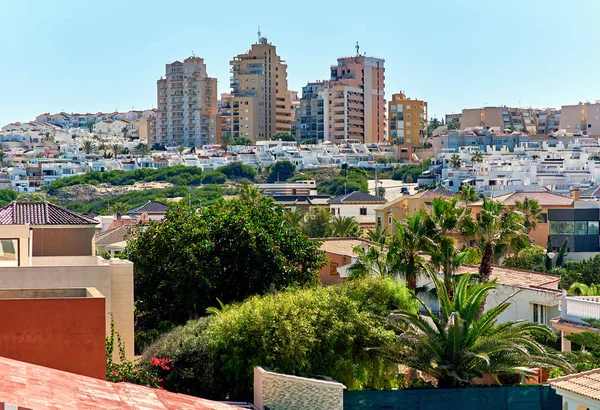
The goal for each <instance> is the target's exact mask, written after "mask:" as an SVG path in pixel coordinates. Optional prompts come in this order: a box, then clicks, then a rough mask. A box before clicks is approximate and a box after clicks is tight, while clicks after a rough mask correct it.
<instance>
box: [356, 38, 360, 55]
mask: <svg viewBox="0 0 600 410" xmlns="http://www.w3.org/2000/svg"><path fill="white" fill-rule="evenodd" d="M355 48H356V57H359V56H360V46H359V45H358V41H357V42H356V46H355Z"/></svg>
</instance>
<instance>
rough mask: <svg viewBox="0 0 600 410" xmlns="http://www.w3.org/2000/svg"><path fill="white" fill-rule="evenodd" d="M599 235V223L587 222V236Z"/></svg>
mask: <svg viewBox="0 0 600 410" xmlns="http://www.w3.org/2000/svg"><path fill="white" fill-rule="evenodd" d="M598 234H600V222H598V221H588V235H598Z"/></svg>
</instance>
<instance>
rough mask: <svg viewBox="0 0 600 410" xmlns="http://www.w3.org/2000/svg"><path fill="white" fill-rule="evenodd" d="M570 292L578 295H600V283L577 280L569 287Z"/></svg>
mask: <svg viewBox="0 0 600 410" xmlns="http://www.w3.org/2000/svg"><path fill="white" fill-rule="evenodd" d="M568 293H569V295H576V296H600V285H596V284H594V283H592V284H590V285H586V284H585V283H579V282H575V283H573V284H572V285H571V287H570V288H569V292H568Z"/></svg>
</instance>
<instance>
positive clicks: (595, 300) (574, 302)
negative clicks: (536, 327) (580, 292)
mask: <svg viewBox="0 0 600 410" xmlns="http://www.w3.org/2000/svg"><path fill="white" fill-rule="evenodd" d="M560 317H561V319H562V320H566V321H568V322H573V323H579V324H582V325H587V323H586V322H585V321H584V320H583V319H598V320H600V296H567V295H566V293H563V295H562V297H561V308H560Z"/></svg>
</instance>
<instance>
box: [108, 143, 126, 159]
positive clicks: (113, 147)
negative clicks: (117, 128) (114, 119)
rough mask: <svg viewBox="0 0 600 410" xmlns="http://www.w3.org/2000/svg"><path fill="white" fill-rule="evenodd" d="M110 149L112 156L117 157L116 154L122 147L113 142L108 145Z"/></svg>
mask: <svg viewBox="0 0 600 410" xmlns="http://www.w3.org/2000/svg"><path fill="white" fill-rule="evenodd" d="M110 149H111V150H112V152H113V158H114V159H117V155H119V153H120V152H121V150H122V149H123V148H122V147H121V146H120V145H119V144H113V145H111V146H110Z"/></svg>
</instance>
